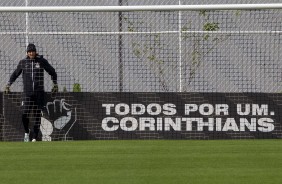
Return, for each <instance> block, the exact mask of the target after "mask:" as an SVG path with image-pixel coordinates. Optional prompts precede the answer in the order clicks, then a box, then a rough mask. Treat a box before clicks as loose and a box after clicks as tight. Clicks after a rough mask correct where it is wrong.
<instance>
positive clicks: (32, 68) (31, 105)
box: [5, 44, 58, 142]
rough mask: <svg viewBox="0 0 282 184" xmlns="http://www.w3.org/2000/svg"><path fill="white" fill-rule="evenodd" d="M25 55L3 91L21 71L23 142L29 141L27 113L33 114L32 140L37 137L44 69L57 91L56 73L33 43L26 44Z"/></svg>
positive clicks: (53, 90)
mask: <svg viewBox="0 0 282 184" xmlns="http://www.w3.org/2000/svg"><path fill="white" fill-rule="evenodd" d="M26 52H27V57H26V58H25V59H23V60H21V61H20V62H19V64H18V66H17V68H16V70H15V71H14V72H13V73H12V75H11V77H10V79H9V82H8V84H7V85H6V87H5V93H6V94H7V93H9V92H10V86H11V85H12V84H13V82H15V80H16V79H17V78H18V77H19V75H20V74H21V73H22V77H23V101H22V107H23V112H22V123H23V126H24V130H25V136H24V142H29V134H30V130H29V115H30V114H31V112H32V111H33V114H34V119H35V122H34V127H33V129H34V135H33V139H32V142H35V141H36V140H37V139H38V133H39V129H40V123H41V110H42V108H43V106H44V70H45V71H46V72H47V73H48V74H49V75H51V79H52V81H53V88H52V92H58V84H57V73H56V71H55V69H54V68H53V67H52V66H51V65H50V64H49V63H48V61H47V60H46V59H44V58H43V56H39V55H38V54H37V53H36V47H35V45H34V44H28V46H27V50H26Z"/></svg>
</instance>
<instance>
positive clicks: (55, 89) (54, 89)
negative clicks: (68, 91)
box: [52, 84, 59, 93]
mask: <svg viewBox="0 0 282 184" xmlns="http://www.w3.org/2000/svg"><path fill="white" fill-rule="evenodd" d="M58 91H59V87H58V84H54V86H53V88H52V93H58Z"/></svg>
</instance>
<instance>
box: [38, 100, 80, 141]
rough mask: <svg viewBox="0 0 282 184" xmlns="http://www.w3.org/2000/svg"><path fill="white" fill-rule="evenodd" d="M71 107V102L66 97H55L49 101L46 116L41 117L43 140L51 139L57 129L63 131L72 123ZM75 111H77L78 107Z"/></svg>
mask: <svg viewBox="0 0 282 184" xmlns="http://www.w3.org/2000/svg"><path fill="white" fill-rule="evenodd" d="M71 107H72V106H71V105H70V104H68V103H66V102H65V99H61V100H58V99H55V100H54V101H53V102H47V104H46V109H45V111H44V117H42V118H41V126H40V130H41V133H42V141H51V134H52V133H53V132H54V131H55V130H58V131H61V130H62V129H64V127H65V126H66V125H67V124H69V123H71V120H72V109H71ZM74 113H76V109H75V112H74ZM75 117H76V114H75ZM73 123H75V121H74V122H73ZM73 123H72V124H73ZM70 128H71V127H70ZM67 131H68V130H67Z"/></svg>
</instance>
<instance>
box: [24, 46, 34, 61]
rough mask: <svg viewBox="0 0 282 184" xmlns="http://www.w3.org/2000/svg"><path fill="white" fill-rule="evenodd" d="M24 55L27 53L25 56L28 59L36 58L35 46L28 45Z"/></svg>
mask: <svg viewBox="0 0 282 184" xmlns="http://www.w3.org/2000/svg"><path fill="white" fill-rule="evenodd" d="M26 53H27V56H28V57H29V58H30V59H34V58H35V57H36V47H35V45H34V44H32V43H30V44H28V46H27V48H26Z"/></svg>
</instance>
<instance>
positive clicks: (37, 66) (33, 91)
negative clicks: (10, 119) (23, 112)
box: [9, 55, 57, 109]
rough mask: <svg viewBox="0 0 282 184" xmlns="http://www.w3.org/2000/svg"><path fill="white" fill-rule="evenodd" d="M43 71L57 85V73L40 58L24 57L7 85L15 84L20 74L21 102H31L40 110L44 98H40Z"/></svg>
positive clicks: (42, 86)
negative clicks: (21, 84) (21, 85)
mask: <svg viewBox="0 0 282 184" xmlns="http://www.w3.org/2000/svg"><path fill="white" fill-rule="evenodd" d="M44 70H45V71H46V72H47V73H48V74H49V75H51V79H52V81H53V83H54V84H57V73H56V71H55V69H54V68H53V67H52V66H51V65H50V64H49V62H48V61H47V60H46V59H44V58H43V57H42V56H39V55H37V56H36V57H35V59H29V57H26V58H25V59H23V60H21V61H20V62H19V64H18V66H17V68H16V70H15V71H14V72H13V73H12V75H11V77H10V80H9V85H11V84H12V83H13V82H15V80H16V79H17V78H18V77H19V75H20V74H22V77H23V95H24V100H23V102H25V101H33V102H34V103H35V104H36V105H38V106H39V107H40V108H42V105H43V104H42V103H43V102H42V101H43V100H44V98H42V96H43V95H44ZM25 99H28V100H25ZM25 105H28V106H30V105H29V104H28V103H27V104H23V106H25ZM24 109H25V108H24Z"/></svg>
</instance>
